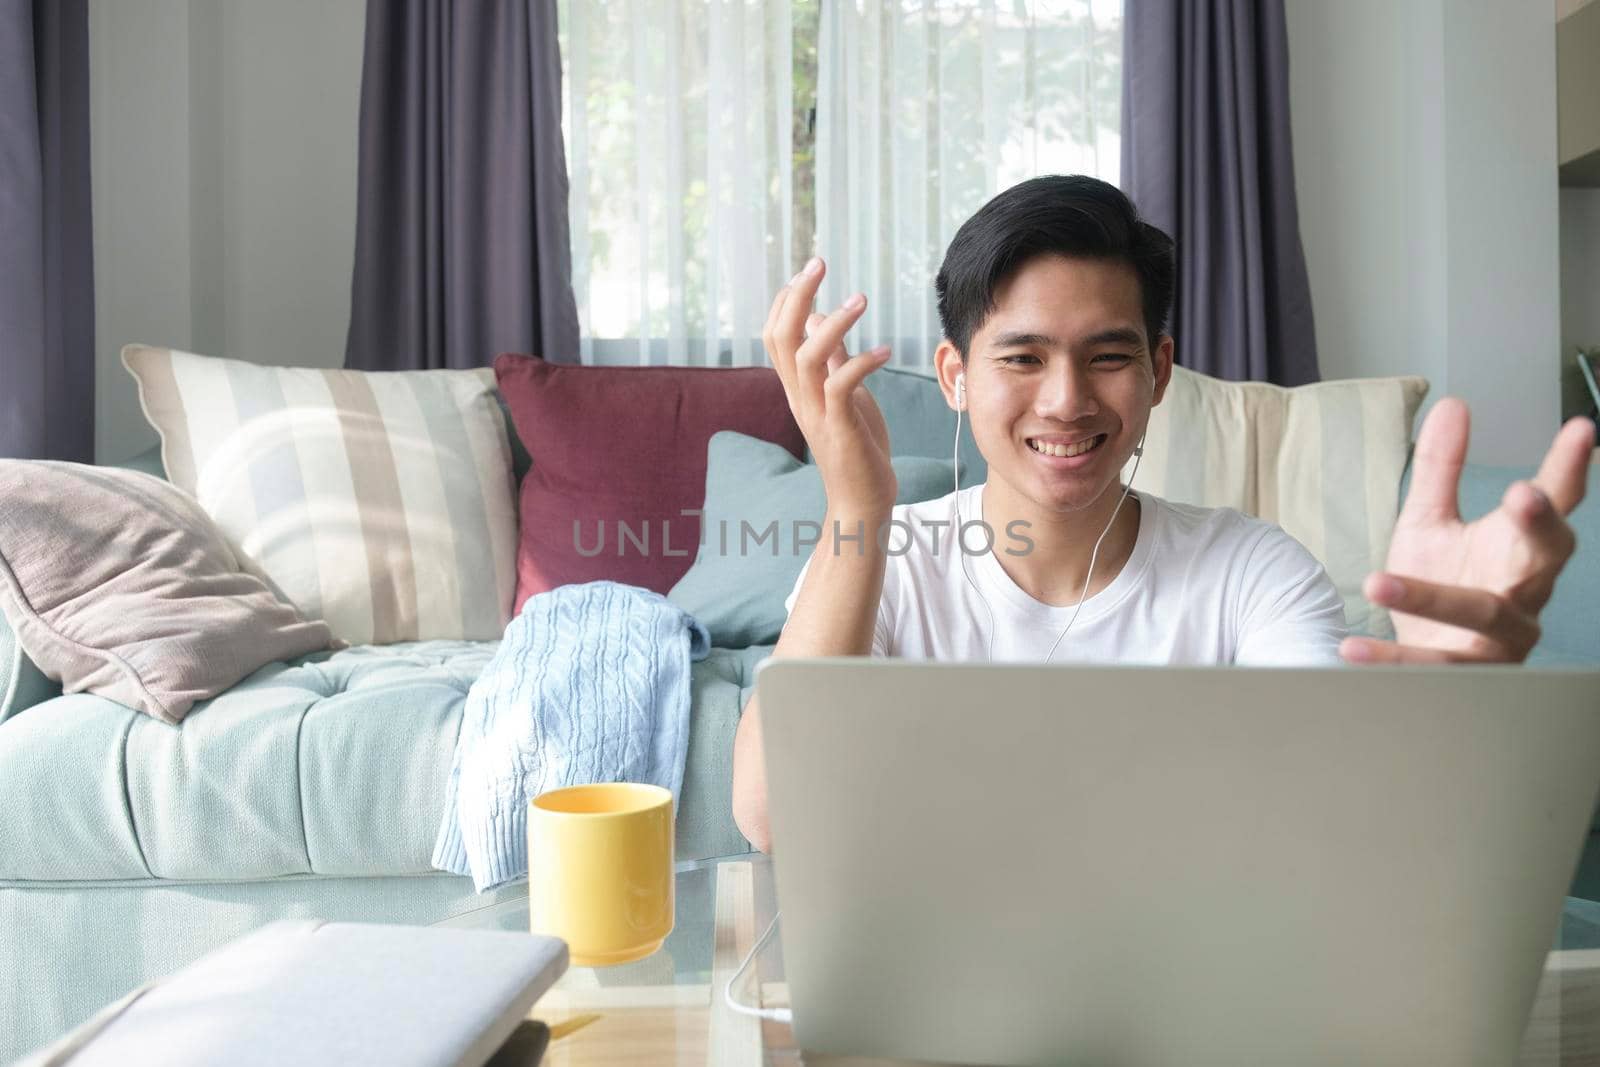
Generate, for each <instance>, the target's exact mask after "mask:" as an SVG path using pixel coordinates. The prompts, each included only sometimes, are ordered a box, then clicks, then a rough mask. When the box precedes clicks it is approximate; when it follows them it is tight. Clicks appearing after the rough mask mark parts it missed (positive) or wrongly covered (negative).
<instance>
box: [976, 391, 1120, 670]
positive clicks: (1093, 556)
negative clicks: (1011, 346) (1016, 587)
mask: <svg viewBox="0 0 1600 1067" xmlns="http://www.w3.org/2000/svg"><path fill="white" fill-rule="evenodd" d="M966 407H967V376H966V374H964V373H962V374H957V375H956V437H955V441H954V442H953V443H952V445H951V449H950V474H951V478H952V480H953V481H954V482H955V492H954V493H952V494H951V496H950V501H951V505H950V506H951V508H952V509H953V510H954V512H955V535H956V536H955V540H956V543H955V551H956V554H957V557H958V558H959V559H960V561H961V576H962V577H964V578H965V579H966V580H967V584H968V585H969V586H971V587H972V591H973V593H974V594H976V595H977V597H978V599H979V600H981V601H983V607H984V610H985V611H987V612H988V613H989V662H990V663H993V662H994V629H995V628H994V608H992V607H990V606H989V598H988V597H986V596H984V595H983V591H982V590H980V589H979V588H978V583H977V582H975V581H973V580H972V573H971V572H970V571H969V570H967V551H966V548H965V547H964V545H963V543H962V540H961V413H962V412H963V411H965V410H966ZM1149 432H1150V431H1149V429H1148V427H1147V428H1146V429H1145V432H1144V433H1142V434H1140V435H1139V443H1138V444H1137V445H1135V446H1134V448H1133V473H1132V474H1130V475H1128V484H1127V485H1126V486H1125V487H1124V488H1123V490H1122V496H1121V498H1119V499H1118V500H1117V506H1116V507H1115V508H1113V509H1112V510H1111V519H1110V520H1109V521H1108V522H1107V523H1106V528H1105V529H1104V530H1101V531H1100V536H1099V537H1098V538H1096V539H1095V542H1094V549H1093V550H1092V551H1090V553H1089V572H1088V573H1087V574H1085V575H1084V576H1083V591H1082V592H1080V593H1079V594H1078V604H1077V606H1076V607H1075V608H1073V609H1072V618H1070V619H1068V620H1067V626H1066V629H1064V630H1062V631H1061V633H1060V635H1058V636H1057V637H1056V640H1055V644H1053V645H1051V646H1050V651H1049V652H1047V653H1045V657H1044V662H1046V663H1048V662H1050V659H1051V657H1053V656H1054V655H1055V654H1056V649H1057V648H1059V647H1060V646H1061V641H1062V638H1065V637H1066V636H1067V632H1068V631H1069V630H1071V629H1072V624H1073V623H1075V622H1077V621H1078V613H1079V612H1080V611H1082V610H1083V601H1084V598H1085V597H1087V596H1088V595H1089V584H1090V583H1091V582H1092V581H1093V580H1094V565H1095V562H1096V561H1097V560H1098V559H1099V558H1100V543H1101V542H1102V541H1104V540H1105V539H1106V534H1108V533H1110V532H1111V527H1113V526H1115V525H1116V522H1117V515H1118V513H1120V512H1121V511H1122V505H1123V504H1124V503H1125V502H1126V501H1127V499H1128V494H1129V493H1131V492H1133V480H1134V479H1135V478H1137V477H1138V476H1139V461H1140V460H1141V459H1143V458H1144V439H1145V435H1146V434H1148V433H1149Z"/></svg>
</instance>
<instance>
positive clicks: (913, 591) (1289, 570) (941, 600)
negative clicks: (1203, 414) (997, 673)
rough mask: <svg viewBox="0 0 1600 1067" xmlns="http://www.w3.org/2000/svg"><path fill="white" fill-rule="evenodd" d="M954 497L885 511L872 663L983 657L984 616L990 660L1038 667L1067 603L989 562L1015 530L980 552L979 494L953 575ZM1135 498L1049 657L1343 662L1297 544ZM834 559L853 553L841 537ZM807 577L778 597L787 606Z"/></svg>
mask: <svg viewBox="0 0 1600 1067" xmlns="http://www.w3.org/2000/svg"><path fill="white" fill-rule="evenodd" d="M954 495H955V494H953V493H952V494H947V495H946V496H943V497H940V498H939V499H937V500H929V501H925V502H923V503H920V504H903V505H900V506H899V507H896V508H895V509H894V512H893V519H894V520H895V525H894V526H893V527H891V533H890V534H889V537H888V544H889V549H890V555H889V558H888V561H887V566H886V568H885V571H884V577H883V596H882V598H881V599H880V600H879V601H878V618H877V623H876V625H875V626H874V627H873V635H872V654H873V655H875V656H895V657H901V658H907V659H932V660H943V661H965V662H977V663H982V662H985V661H986V660H987V659H988V656H989V647H990V617H991V612H992V615H993V634H994V637H993V647H994V661H995V662H997V663H998V662H1008V661H1009V662H1040V661H1042V660H1044V658H1045V656H1046V654H1047V653H1049V651H1050V646H1051V645H1053V644H1055V642H1056V638H1057V637H1058V636H1059V635H1060V634H1061V631H1062V630H1064V629H1066V626H1067V623H1068V621H1069V620H1070V619H1072V615H1073V610H1074V605H1073V604H1068V605H1066V606H1065V607H1051V606H1049V605H1047V604H1043V603H1040V602H1039V601H1037V600H1035V599H1033V598H1032V597H1031V596H1029V595H1028V594H1027V593H1025V592H1023V590H1022V589H1021V588H1020V587H1019V586H1018V585H1017V584H1016V582H1014V581H1012V579H1011V576H1010V575H1008V574H1006V572H1005V569H1004V568H1003V567H1001V566H1000V563H999V561H998V560H997V559H996V558H995V557H996V555H1002V554H1004V553H1005V552H1007V551H1012V552H1013V553H1015V552H1021V551H1023V550H1025V549H1026V547H1027V545H1026V542H1025V540H1024V538H1025V537H1027V532H1026V531H1025V530H1018V531H1007V530H1004V529H995V530H994V531H993V538H994V540H993V545H994V547H993V551H992V552H985V551H982V548H983V545H984V541H985V537H984V534H983V531H982V528H981V527H970V524H971V523H973V522H974V521H975V520H981V519H982V517H983V486H981V485H977V486H971V487H969V488H966V489H963V490H961V522H962V525H963V526H964V527H970V528H969V529H968V533H967V535H966V540H967V544H968V546H969V549H970V550H971V551H969V552H968V553H965V554H964V555H965V560H966V575H963V573H962V567H961V561H962V558H963V554H962V553H957V552H955V551H953V549H954V546H955V535H954V533H953V532H952V530H953V527H952V519H953V516H954V512H953V509H952V506H951V505H952V498H953V497H954ZM1131 496H1137V497H1138V499H1139V503H1140V505H1141V506H1140V509H1139V510H1140V514H1139V535H1138V540H1137V541H1136V542H1135V544H1134V548H1133V555H1132V556H1131V557H1129V559H1128V562H1127V563H1126V564H1125V565H1124V566H1123V568H1122V571H1121V573H1119V574H1118V575H1117V576H1116V578H1115V579H1114V580H1113V581H1112V582H1111V584H1110V585H1108V586H1106V588H1104V589H1102V590H1101V591H1100V592H1098V593H1096V594H1095V595H1094V596H1092V597H1090V598H1089V599H1087V600H1085V601H1084V602H1083V610H1082V611H1081V612H1079V613H1078V617H1077V621H1076V622H1073V624H1072V629H1071V631H1070V632H1069V633H1068V634H1067V636H1066V637H1065V638H1064V639H1063V640H1062V641H1061V643H1060V645H1058V646H1057V647H1056V651H1055V655H1054V656H1052V657H1051V660H1050V662H1052V663H1148V664H1182V665H1208V664H1229V663H1231V664H1240V665H1249V666H1323V665H1337V664H1338V663H1339V662H1340V660H1339V642H1340V640H1341V639H1342V638H1343V637H1344V636H1345V617H1344V605H1343V603H1342V602H1341V600H1340V598H1339V594H1338V592H1337V591H1336V590H1335V589H1334V586H1333V582H1332V581H1331V580H1330V579H1329V578H1328V575H1327V572H1326V571H1325V570H1323V568H1322V564H1320V563H1318V562H1317V560H1316V559H1315V558H1314V557H1313V556H1312V555H1311V553H1310V552H1307V551H1306V549H1305V548H1304V546H1302V545H1301V544H1300V542H1298V541H1296V540H1295V539H1294V538H1292V537H1290V536H1289V535H1288V534H1287V533H1285V532H1283V530H1281V529H1280V528H1278V527H1277V526H1274V525H1273V524H1271V523H1269V522H1263V521H1262V520H1260V519H1253V518H1250V517H1249V516H1246V515H1243V514H1241V513H1239V512H1237V511H1234V510H1233V509H1231V508H1201V507H1193V506H1190V505H1186V504H1174V503H1171V502H1169V501H1165V500H1162V499H1160V498H1159V497H1154V496H1150V495H1149V494H1146V493H1135V494H1131V495H1130V499H1129V501H1128V502H1127V503H1125V504H1124V505H1123V506H1124V507H1130V506H1132V503H1133V501H1132V499H1131ZM941 524H942V525H941ZM849 532H850V531H845V533H847V534H848V533H849ZM936 549H937V550H936ZM818 550H819V551H832V550H833V542H832V536H831V533H830V532H828V531H824V534H823V538H822V542H821V544H820V545H819V546H818ZM840 551H842V552H854V551H857V549H856V547H855V545H854V543H851V542H842V544H841V548H840ZM809 568H810V563H809V561H808V563H807V565H806V570H809ZM806 570H802V571H801V573H800V578H799V580H798V581H796V583H795V588H794V591H793V592H791V593H790V594H789V598H788V600H787V602H786V607H787V608H788V609H789V610H791V611H792V610H793V609H794V602H795V598H796V596H797V595H798V594H799V591H800V585H801V583H803V582H804V581H805V576H806ZM969 577H970V581H969ZM974 586H976V587H977V589H978V590H981V591H982V594H983V596H982V598H980V597H979V596H978V594H977V592H975V591H974V588H973V587H974ZM985 600H987V601H988V604H987V607H986V606H985V604H984V601H985Z"/></svg>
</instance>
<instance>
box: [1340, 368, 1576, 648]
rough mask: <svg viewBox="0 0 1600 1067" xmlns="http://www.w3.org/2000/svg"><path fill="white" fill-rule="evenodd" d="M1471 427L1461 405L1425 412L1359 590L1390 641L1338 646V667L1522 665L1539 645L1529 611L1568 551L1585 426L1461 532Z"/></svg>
mask: <svg viewBox="0 0 1600 1067" xmlns="http://www.w3.org/2000/svg"><path fill="white" fill-rule="evenodd" d="M1470 427H1471V424H1470V418H1469V415H1468V412H1467V406H1466V405H1465V404H1464V403H1462V402H1461V401H1459V400H1454V399H1451V398H1448V397H1447V398H1445V399H1444V400H1441V401H1439V403H1438V404H1436V405H1434V408H1433V410H1432V411H1431V412H1429V413H1428V418H1427V421H1426V422H1424V423H1423V426H1422V432H1421V433H1420V434H1418V436H1417V451H1416V456H1415V458H1414V460H1413V467H1412V469H1413V474H1412V478H1411V490H1410V492H1409V493H1408V494H1407V495H1406V502H1405V507H1404V508H1403V509H1402V510H1401V512H1400V519H1399V522H1398V523H1396V525H1395V531H1394V540H1393V541H1392V542H1391V543H1390V546H1389V559H1388V563H1387V568H1386V570H1385V571H1384V572H1382V573H1379V574H1373V575H1369V576H1368V578H1367V581H1366V585H1365V587H1364V589H1363V591H1364V592H1365V593H1366V596H1367V599H1369V600H1371V601H1372V602H1373V603H1375V604H1379V605H1382V606H1383V607H1386V608H1389V609H1390V610H1391V611H1393V612H1394V628H1395V638H1396V639H1395V640H1394V641H1379V640H1375V639H1372V638H1367V637H1349V638H1346V639H1345V641H1344V644H1343V645H1342V646H1341V648H1340V652H1341V653H1342V654H1343V656H1344V658H1345V659H1346V660H1349V661H1351V662H1356V663H1443V662H1452V661H1483V662H1495V661H1499V662H1521V661H1522V660H1523V659H1525V658H1527V655H1528V653H1529V652H1530V651H1532V650H1533V646H1534V645H1535V644H1537V643H1538V641H1539V613H1540V611H1542V610H1543V608H1544V605H1545V602H1546V601H1548V600H1549V599H1550V594H1551V592H1552V591H1553V590H1554V588H1555V582H1556V577H1557V576H1558V575H1559V574H1560V573H1561V569H1562V567H1564V566H1565V565H1566V562H1567V560H1568V559H1570V558H1571V556H1572V553H1573V551H1574V549H1575V547H1576V539H1575V538H1574V536H1573V533H1572V528H1571V527H1570V526H1569V525H1567V521H1566V517H1567V516H1568V515H1569V514H1571V513H1572V509H1573V508H1575V507H1577V506H1578V504H1579V502H1580V501H1582V500H1583V493H1584V487H1585V485H1586V483H1587V479H1588V472H1589V458H1590V454H1591V452H1592V451H1593V449H1594V443H1595V437H1594V427H1593V425H1592V424H1591V423H1590V422H1589V420H1588V419H1573V420H1571V421H1570V422H1568V423H1567V424H1566V425H1565V426H1563V427H1562V428H1561V431H1560V433H1558V434H1556V438H1555V442H1554V443H1553V444H1552V445H1551V446H1550V451H1549V452H1548V453H1546V455H1545V458H1544V463H1543V464H1541V465H1540V467H1539V472H1538V474H1536V475H1535V476H1534V478H1533V480H1532V481H1531V482H1516V483H1514V484H1513V485H1512V486H1511V487H1510V488H1509V489H1507V490H1506V493H1505V496H1504V497H1503V498H1502V499H1501V502H1500V506H1499V507H1498V508H1496V509H1495V510H1494V511H1492V512H1490V513H1489V514H1487V515H1485V516H1483V517H1482V518H1481V519H1478V520H1476V521H1474V522H1470V523H1467V522H1462V521H1461V513H1460V511H1459V510H1458V506H1457V492H1458V490H1459V488H1460V484H1461V468H1462V466H1463V465H1464V464H1465V462H1466V457H1467V439H1468V435H1469V432H1470Z"/></svg>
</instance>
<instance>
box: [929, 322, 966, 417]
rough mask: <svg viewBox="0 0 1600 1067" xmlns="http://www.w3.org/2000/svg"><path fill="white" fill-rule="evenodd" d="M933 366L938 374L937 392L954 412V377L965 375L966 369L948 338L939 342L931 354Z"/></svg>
mask: <svg viewBox="0 0 1600 1067" xmlns="http://www.w3.org/2000/svg"><path fill="white" fill-rule="evenodd" d="M933 366H934V369H935V370H936V371H937V372H938V374H939V391H940V392H942V393H944V402H945V403H946V404H949V405H950V410H951V411H954V410H956V375H958V374H962V373H965V371H966V369H967V368H966V367H965V366H964V365H963V364H962V362H961V351H960V350H959V349H958V348H956V346H955V345H954V344H952V343H951V341H950V339H949V338H945V339H944V340H942V341H940V342H939V347H938V348H937V349H935V350H934V353H933Z"/></svg>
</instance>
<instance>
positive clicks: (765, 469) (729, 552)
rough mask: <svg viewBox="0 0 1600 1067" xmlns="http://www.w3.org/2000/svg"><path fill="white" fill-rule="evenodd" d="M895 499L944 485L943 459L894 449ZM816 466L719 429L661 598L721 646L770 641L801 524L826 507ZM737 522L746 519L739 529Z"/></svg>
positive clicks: (923, 495)
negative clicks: (689, 546)
mask: <svg viewBox="0 0 1600 1067" xmlns="http://www.w3.org/2000/svg"><path fill="white" fill-rule="evenodd" d="M894 473H895V477H896V478H897V479H898V480H899V483H900V491H899V493H898V495H897V496H896V497H895V502H896V503H897V504H914V503H916V502H918V501H921V500H932V499H933V498H935V497H940V496H943V495H944V494H946V493H948V492H950V489H951V486H952V482H951V477H950V461H949V459H945V460H942V461H941V460H937V459H930V458H925V457H919V456H897V457H895V459H894ZM827 506H828V500H827V494H826V493H824V492H823V489H822V475H821V474H819V473H818V471H817V468H816V466H815V465H814V464H809V463H801V462H800V461H799V460H797V459H795V458H794V456H792V455H790V454H789V451H788V449H786V448H784V447H783V446H781V445H774V444H769V443H768V442H766V441H761V440H757V439H756V438H754V437H748V436H746V435H744V434H742V433H734V432H732V431H729V430H723V431H721V432H719V433H716V434H713V435H712V437H711V444H710V446H709V447H708V449H707V454H706V502H705V505H704V507H703V515H702V517H701V544H700V548H699V552H698V554H697V555H696V556H695V561H694V566H692V567H690V568H689V571H688V573H687V574H685V575H684V576H683V577H682V578H680V579H679V580H678V584H677V585H675V586H673V587H672V589H671V591H670V592H668V594H667V598H668V599H669V600H671V601H672V602H673V603H674V604H677V605H678V606H679V607H680V608H682V609H683V610H684V611H687V612H688V613H689V614H691V615H693V616H694V617H695V618H696V619H698V620H700V622H701V624H702V625H704V626H705V628H706V629H707V630H709V631H710V632H711V643H712V644H713V645H716V646H718V647H721V648H745V647H747V646H749V645H765V644H771V643H772V642H774V641H776V640H777V639H778V633H779V631H781V630H782V629H783V623H784V620H785V619H786V618H787V617H788V616H787V613H786V612H785V611H784V609H783V602H784V599H785V598H786V597H788V595H789V593H790V591H791V590H792V589H794V583H795V580H796V579H798V578H799V577H800V570H801V568H802V567H804V566H805V563H806V560H808V559H810V558H811V548H810V547H808V546H805V545H804V544H802V542H803V541H804V540H805V539H806V538H807V537H808V536H811V534H812V532H813V531H812V529H811V528H809V527H807V526H805V525H804V524H806V523H811V524H820V523H821V522H822V518H823V515H824V514H825V512H826V511H827ZM745 524H748V528H747V527H746V525H745Z"/></svg>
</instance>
